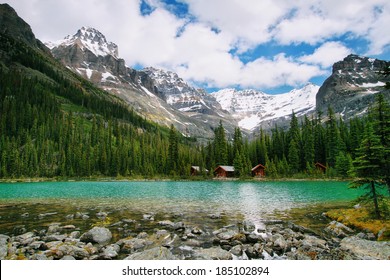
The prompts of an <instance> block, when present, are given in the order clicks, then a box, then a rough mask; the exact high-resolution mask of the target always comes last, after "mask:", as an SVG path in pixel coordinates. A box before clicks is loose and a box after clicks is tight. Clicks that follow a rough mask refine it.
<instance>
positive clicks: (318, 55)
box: [299, 42, 352, 68]
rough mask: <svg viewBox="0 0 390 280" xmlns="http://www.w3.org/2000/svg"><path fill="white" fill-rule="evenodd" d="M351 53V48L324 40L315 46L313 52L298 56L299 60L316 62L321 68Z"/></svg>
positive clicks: (310, 62)
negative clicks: (321, 43)
mask: <svg viewBox="0 0 390 280" xmlns="http://www.w3.org/2000/svg"><path fill="white" fill-rule="evenodd" d="M351 53H352V50H350V49H348V48H347V47H345V46H344V45H343V44H341V43H340V42H326V43H324V44H323V45H321V46H320V47H319V48H317V49H316V50H315V51H314V53H313V54H310V55H304V56H302V57H300V58H299V60H300V61H302V62H305V63H309V64H318V65H320V66H321V67H322V68H327V67H330V66H332V65H333V63H335V62H336V61H339V60H342V59H343V58H344V57H346V56H347V55H349V54H351Z"/></svg>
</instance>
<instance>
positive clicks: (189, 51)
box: [6, 0, 390, 89]
mask: <svg viewBox="0 0 390 280" xmlns="http://www.w3.org/2000/svg"><path fill="white" fill-rule="evenodd" d="M146 1H147V2H148V3H149V4H150V5H151V6H152V7H153V8H154V10H153V12H151V13H150V14H149V15H146V16H145V15H142V14H141V12H140V0H111V1H96V0H83V1H79V0H56V1H52V0H8V1H6V2H8V3H10V4H11V6H13V7H14V8H15V9H16V11H17V12H18V13H19V14H20V16H22V17H23V18H24V19H25V20H26V21H27V22H28V23H29V24H30V25H31V26H32V28H33V31H34V32H35V34H36V35H37V37H38V38H39V39H41V40H42V41H48V40H58V39H62V38H63V37H65V36H66V35H69V34H70V35H72V34H74V33H75V32H76V31H77V30H78V29H79V28H80V27H81V26H91V27H95V28H97V29H98V30H100V31H101V32H102V33H103V34H105V35H106V37H107V39H108V40H110V41H113V42H115V43H116V44H118V46H119V55H120V56H121V57H123V58H124V59H125V60H126V62H127V64H128V65H130V66H132V65H136V64H137V65H143V66H155V67H163V68H168V69H169V70H173V71H176V72H178V74H180V75H181V76H183V78H185V79H189V80H192V81H194V82H197V83H206V84H208V85H209V86H210V87H212V86H214V87H226V86H236V85H239V86H241V87H256V88H261V89H267V88H273V87H278V86H282V85H292V86H295V85H300V84H302V83H306V82H307V81H309V80H310V79H311V78H313V77H316V76H321V75H324V74H325V73H326V72H324V70H326V68H327V67H329V66H331V65H332V64H333V63H334V62H335V61H337V60H340V59H342V58H343V57H344V56H345V55H347V54H348V53H350V52H354V50H350V49H348V48H347V47H345V43H343V42H342V41H340V40H341V39H340V38H341V37H343V36H344V37H350V38H364V39H366V40H367V41H368V45H367V46H365V47H366V50H367V49H368V51H367V52H368V53H369V54H381V53H382V52H383V50H385V49H386V47H388V46H389V44H390V36H389V35H388V32H387V27H388V26H390V8H389V7H390V2H389V1H388V0H360V1H356V0H343V1H340V0H313V1H307V0H295V1H289V0H279V1H273V0H262V1H258V0H229V1H225V0H213V1H209V0H182V1H181V2H184V3H187V4H188V8H189V12H190V14H191V16H189V17H188V18H179V17H177V16H176V15H174V14H173V13H172V12H171V11H169V10H167V8H166V7H167V6H166V5H165V4H163V3H162V2H161V0H146ZM388 2H389V3H388ZM215 30H217V32H216V31H215ZM335 36H338V37H339V38H335ZM268 43H271V44H272V45H276V46H278V47H281V46H282V47H284V50H283V51H285V52H286V54H279V55H272V56H266V54H260V55H259V57H252V58H251V59H250V62H249V63H246V64H245V63H244V62H243V61H241V60H240V59H239V57H238V56H237V55H235V54H242V53H245V52H247V51H249V52H248V53H251V50H253V49H254V48H256V47H257V46H259V45H261V46H262V47H264V48H266V47H267V44H268ZM303 43H307V44H311V47H310V48H306V49H305V50H304V52H303V53H302V51H301V49H300V47H301V45H302V44H303ZM315 48H316V49H315ZM288 49H291V52H290V53H289V52H288V51H289V50H288ZM363 49H364V47H363ZM254 53H255V52H254ZM296 53H298V55H295V54H296Z"/></svg>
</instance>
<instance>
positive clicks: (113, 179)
mask: <svg viewBox="0 0 390 280" xmlns="http://www.w3.org/2000/svg"><path fill="white" fill-rule="evenodd" d="M352 180H353V178H302V179H301V178H300V179H297V178H276V179H275V178H249V179H240V178H203V177H196V178H193V179H189V178H185V179H181V178H155V179H151V178H132V177H129V178H116V177H82V178H62V177H53V178H17V179H0V184H2V183H4V184H13V183H46V182H201V181H205V182H215V181H217V182H305V181H306V182H321V181H324V182H351V181H352Z"/></svg>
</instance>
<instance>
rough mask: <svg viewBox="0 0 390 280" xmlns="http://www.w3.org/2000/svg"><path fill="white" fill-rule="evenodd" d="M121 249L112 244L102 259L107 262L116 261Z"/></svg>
mask: <svg viewBox="0 0 390 280" xmlns="http://www.w3.org/2000/svg"><path fill="white" fill-rule="evenodd" d="M119 251H120V247H119V245H117V244H112V245H109V246H107V247H106V248H104V249H103V252H102V254H101V257H102V258H103V259H106V260H111V259H115V258H116V257H118V254H119Z"/></svg>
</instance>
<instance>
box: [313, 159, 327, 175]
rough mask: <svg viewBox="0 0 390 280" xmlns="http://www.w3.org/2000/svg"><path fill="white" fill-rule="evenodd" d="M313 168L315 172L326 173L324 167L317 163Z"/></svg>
mask: <svg viewBox="0 0 390 280" xmlns="http://www.w3.org/2000/svg"><path fill="white" fill-rule="evenodd" d="M315 167H316V168H317V170H319V171H321V172H322V173H325V172H326V166H325V165H323V164H321V163H319V162H317V163H316V164H315Z"/></svg>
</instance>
